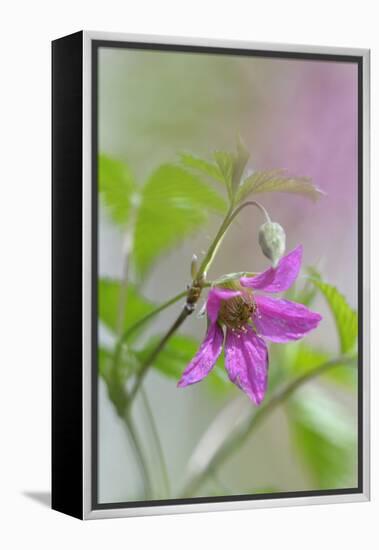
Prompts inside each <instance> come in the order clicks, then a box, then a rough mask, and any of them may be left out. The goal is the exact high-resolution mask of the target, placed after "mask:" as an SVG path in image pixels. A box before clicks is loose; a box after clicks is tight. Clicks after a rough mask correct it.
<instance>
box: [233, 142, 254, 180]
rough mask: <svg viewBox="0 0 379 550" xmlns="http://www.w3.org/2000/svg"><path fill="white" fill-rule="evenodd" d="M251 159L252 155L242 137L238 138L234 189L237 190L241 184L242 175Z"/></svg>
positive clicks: (234, 166) (234, 164)
mask: <svg viewBox="0 0 379 550" xmlns="http://www.w3.org/2000/svg"><path fill="white" fill-rule="evenodd" d="M249 158H250V153H249V151H248V150H247V149H246V146H245V144H244V142H243V141H242V139H241V136H238V138H237V154H236V155H235V156H234V159H233V177H232V183H233V189H236V187H237V186H238V185H239V184H240V182H241V178H242V175H243V173H244V171H245V168H246V164H247V161H248V160H249Z"/></svg>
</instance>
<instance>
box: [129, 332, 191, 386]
mask: <svg viewBox="0 0 379 550" xmlns="http://www.w3.org/2000/svg"><path fill="white" fill-rule="evenodd" d="M160 339H161V336H155V337H154V338H152V339H151V340H150V341H149V342H148V343H147V345H146V346H145V347H144V349H143V350H142V351H139V352H137V354H138V356H139V358H140V360H141V361H143V360H144V359H145V358H146V357H148V356H149V355H150V353H151V351H152V350H153V349H154V348H155V346H156V345H157V343H158V342H159V341H160ZM198 348H199V342H198V341H197V340H195V339H194V338H191V337H189V336H183V335H181V334H176V335H174V336H172V338H170V340H169V341H168V342H167V344H166V346H165V347H164V348H163V350H162V351H161V352H160V354H159V355H158V357H157V358H156V359H155V361H154V363H153V365H152V367H153V368H155V369H156V370H158V371H160V372H161V373H162V374H164V375H165V376H168V377H169V378H174V379H175V380H179V378H180V377H181V375H182V372H183V370H184V369H185V368H186V366H187V365H188V363H189V362H190V361H191V359H193V357H194V355H195V354H196V352H197V350H198Z"/></svg>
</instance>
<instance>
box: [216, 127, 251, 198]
mask: <svg viewBox="0 0 379 550" xmlns="http://www.w3.org/2000/svg"><path fill="white" fill-rule="evenodd" d="M213 156H214V159H215V161H216V163H217V166H218V168H219V171H220V172H221V175H222V179H223V181H224V183H225V184H226V186H227V189H228V194H229V197H230V198H232V197H233V196H234V193H235V190H236V189H237V187H238V186H239V184H240V182H241V178H242V175H243V173H244V170H245V168H246V164H247V161H248V160H249V157H250V154H249V152H248V150H247V149H246V147H245V144H244V143H243V141H242V139H241V137H240V136H238V139H237V152H236V153H229V152H226V151H216V152H215V153H214V154H213Z"/></svg>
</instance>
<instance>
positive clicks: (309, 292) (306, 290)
mask: <svg viewBox="0 0 379 550" xmlns="http://www.w3.org/2000/svg"><path fill="white" fill-rule="evenodd" d="M307 272H308V274H309V275H310V276H311V279H308V278H307V279H305V282H304V284H300V285H299V283H298V282H296V283H295V284H294V285H293V286H292V287H291V288H290V290H288V291H287V292H286V298H287V300H292V301H294V302H299V303H300V304H304V305H305V306H307V307H310V306H311V305H312V303H313V301H314V299H315V298H316V295H317V293H318V289H317V288H316V287H315V285H314V284H313V280H315V279H317V280H321V275H320V273H319V272H318V271H317V269H316V268H314V267H308V268H307Z"/></svg>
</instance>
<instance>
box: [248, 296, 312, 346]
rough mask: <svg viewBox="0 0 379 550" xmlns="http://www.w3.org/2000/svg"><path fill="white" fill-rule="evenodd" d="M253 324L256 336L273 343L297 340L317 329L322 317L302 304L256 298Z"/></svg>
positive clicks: (264, 297)
mask: <svg viewBox="0 0 379 550" xmlns="http://www.w3.org/2000/svg"><path fill="white" fill-rule="evenodd" d="M255 301H256V304H257V306H258V309H257V313H256V314H255V316H254V318H253V322H254V324H255V327H256V329H257V332H258V334H260V335H261V336H264V337H266V338H268V339H269V340H272V341H273V342H289V341H291V340H299V339H300V338H302V337H303V336H305V335H306V334H307V333H308V332H309V331H311V330H313V329H314V328H316V327H317V325H318V324H319V322H320V321H321V319H322V317H321V315H320V314H319V313H315V312H314V311H311V310H310V309H308V308H307V307H305V306H303V305H302V304H298V303H296V302H290V301H289V300H283V299H279V298H269V297H268V296H256V297H255Z"/></svg>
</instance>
